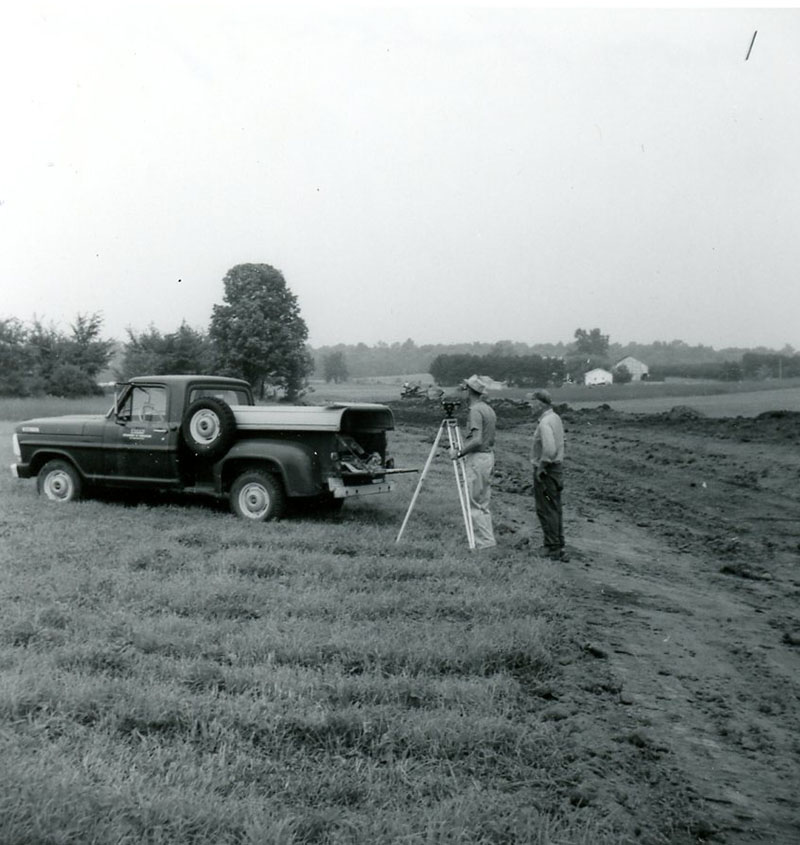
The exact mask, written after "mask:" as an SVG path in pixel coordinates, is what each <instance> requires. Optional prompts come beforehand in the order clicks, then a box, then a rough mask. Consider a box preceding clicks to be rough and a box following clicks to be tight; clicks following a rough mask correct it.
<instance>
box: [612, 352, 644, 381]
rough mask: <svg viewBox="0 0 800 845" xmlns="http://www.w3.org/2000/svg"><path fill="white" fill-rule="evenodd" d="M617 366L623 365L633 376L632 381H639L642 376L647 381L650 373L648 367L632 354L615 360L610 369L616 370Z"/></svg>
mask: <svg viewBox="0 0 800 845" xmlns="http://www.w3.org/2000/svg"><path fill="white" fill-rule="evenodd" d="M619 367H625V368H626V369H627V370H628V372H629V373H630V374H631V376H633V378H632V379H631V380H632V381H641V380H642V378H644V380H645V381H647V378H648V377H649V375H650V367H648V366H647V364H645V363H644V362H643V361H640V360H639V359H638V358H634V357H633V356H632V355H628V357H627V358H623V359H622V360H621V361H617V363H616V364H614V366H613V367H612V368H611V369H612V370H616V369H618V368H619Z"/></svg>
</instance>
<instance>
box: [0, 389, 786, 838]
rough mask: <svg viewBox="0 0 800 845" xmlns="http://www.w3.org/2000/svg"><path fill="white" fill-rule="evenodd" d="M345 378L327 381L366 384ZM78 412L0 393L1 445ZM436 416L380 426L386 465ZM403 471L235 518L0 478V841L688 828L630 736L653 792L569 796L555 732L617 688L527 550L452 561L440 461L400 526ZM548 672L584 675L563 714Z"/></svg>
mask: <svg viewBox="0 0 800 845" xmlns="http://www.w3.org/2000/svg"><path fill="white" fill-rule="evenodd" d="M348 387H349V386H348V385H342V386H339V388H338V391H337V392H339V395H338V396H331V397H329V398H332V399H344V398H349V399H361V400H363V401H368V400H371V399H381V398H382V395H375V393H374V392H373V393H370V394H367V393H365V394H363V395H361V396H353V395H352V393H351V392H350V390H349V389H348ZM785 392H786V393H789V392H790V391H785ZM316 395H319V392H317V394H316ZM593 395H595V394H594V392H593ZM750 395H751V394H748V393H741V394H738V396H737V398H738V400H739V402H740V403H743V402H744V401H750V400H749V399H748V398H747V397H749V396H750ZM762 396H763V394H762ZM661 398H662V399H663V398H667V399H670V401H671V397H661ZM599 401H601V400H600V398H598V402H599ZM88 404H89V406H90V407H87V403H82V402H72V403H64V402H59V401H55V400H49V402H44V403H37V402H29V403H27V404H26V403H23V402H20V403H12V404H11V405H7V404H6V403H0V418H2V419H4V420H5V422H2V423H0V462H2V463H4V464H5V465H6V466H7V465H8V464H9V463H10V462H11V461H12V460H13V457H12V454H11V448H10V445H11V444H10V434H11V432H12V430H13V422H11V421H9V420H10V419H22V418H29V417H32V416H37V415H41V414H55V413H63V412H73V413H74V412H77V411H91V410H94V411H103V410H105V409H106V407H107V405H108V400H107V398H102V400H101V401H100V400H98V401H97V402H96V403H94V402H93V403H88ZM673 404H688V403H687V402H685V401H684V400H679V401H676V402H673ZM740 407H744V405H743V404H741V405H740ZM434 433H435V432H433V431H429V430H427V429H426V428H425V427H420V428H416V427H413V426H410V425H403V424H401V425H399V427H398V430H397V431H395V432H393V434H392V446H393V451H394V453H395V456H396V458H397V461H398V465H401V466H421V465H422V463H423V461H424V458H425V457H426V455H427V454H428V451H429V449H430V445H431V442H432V440H433V434H434ZM504 436H505V437H510V436H511V435H510V434H508V433H506V434H505V435H504ZM415 483H416V476H413V475H410V476H401V477H400V478H399V480H398V486H399V489H398V491H397V492H396V494H395V495H392V496H389V497H376V498H375V499H374V500H372V501H364V502H354V503H348V504H347V506H346V507H345V509H344V511H343V512H342V513H341V514H339V515H336V516H331V515H328V516H322V515H315V514H308V513H296V514H294V515H292V516H291V517H290V518H288V519H286V520H284V521H281V522H280V523H272V524H269V525H264V526H260V525H259V526H253V525H249V524H244V523H243V522H242V521H239V520H237V519H235V518H234V517H232V516H231V515H230V514H229V513H228V512H227V510H226V509H225V508H224V507H223V506H221V505H220V506H218V505H215V504H212V503H208V502H199V501H194V500H184V499H177V498H171V499H158V498H154V497H141V498H139V499H135V498H127V499H119V498H114V499H102V498H95V499H89V500H87V501H84V502H80V503H76V504H72V505H68V506H61V507H59V506H53V505H50V506H48V505H47V504H46V503H45V502H43V501H42V500H41V499H40V498H39V497H37V495H36V493H35V486H34V483H33V482H32V481H26V482H16V481H14V480H13V479H12V478H11V477H10V475H9V474H7V473H6V474H3V475H2V476H0V534H1V535H2V538H3V543H2V545H1V546H0V573H2V584H3V590H2V594H0V673H1V674H0V751H2V759H3V766H2V767H0V842H2V843H4V845H5V843H9V845H11V843H15V844H16V843H18V844H19V845H23V843H24V845H29V844H30V843H42V845H44V843H48V844H49V843H52V844H53V845H55V843H62V844H64V843H69V845H72V843H74V844H75V845H78V843H81V845H82V843H89V842H91V843H103V844H104V843H115V844H116V843H137V845H138V843H153V845H156V843H159V845H165V844H166V843H169V845H173V844H174V845H178V844H179V843H180V844H181V845H182V843H193V845H225V843H237V845H255V844H256V843H287V845H291V844H292V843H352V845H367V843H369V845H373V843H375V844H376V845H383V843H386V845H389V843H400V842H402V843H414V845H416V843H419V845H422V843H464V844H465V845H466V843H476V845H482V844H483V843H509V844H510V843H542V845H545V844H546V843H552V845H556V844H557V843H561V844H562V845H567V844H569V845H573V843H585V845H595V843H596V844H597V845H611V843H614V845H618V843H633V842H648V843H653V845H655V843H685V842H688V841H695V840H694V839H688V838H687V836H688V834H687V830H688V829H689V827H690V824H689V820H688V816H687V812H686V806H685V804H684V803H682V799H681V791H680V790H681V787H680V782H679V778H677V777H674V776H673V775H670V777H669V781H668V783H667V782H665V781H664V780H663V779H662V780H661V781H660V782H658V781H657V780H655V779H654V780H652V781H648V775H647V772H648V771H649V768H648V767H650V766H651V765H652V762H653V761H652V760H650V761H648V759H647V758H646V757H642V759H639V755H641V748H640V747H639V746H637V745H636V744H634V743H633V740H630V741H618V738H617V739H615V740H614V743H615V747H616V748H618V749H622V750H621V751H620V750H618V751H616V752H615V753H618V754H623V755H625V754H629V755H630V756H629V757H624V765H623V770H624V772H625V776H626V777H628V778H629V779H630V781H631V782H637V783H642V784H643V785H644V787H645V788H650V786H651V784H656V785H657V786H658V788H659V789H662V791H661V792H659V794H658V800H653V802H652V804H651V805H647V806H641V807H634V810H633V815H631V814H630V812H628V813H627V814H621V813H620V812H619V806H620V805H619V804H603V803H600V802H591V801H584V800H583V798H582V797H581V795H582V793H581V791H580V790H581V782H580V775H579V774H578V771H577V769H576V748H575V746H574V744H573V743H572V741H571V731H572V730H575V729H577V728H578V726H579V725H580V718H581V714H582V713H583V712H584V708H585V707H598V706H599V701H600V700H599V699H598V698H597V694H596V691H597V690H598V689H599V690H601V691H602V690H607V689H614V687H613V684H609V680H608V679H607V678H605V677H603V676H598V675H597V673H601V672H603V671H604V670H603V668H602V663H603V661H593V662H589V663H587V662H586V658H585V651H584V646H583V643H585V641H586V640H585V637H586V632H585V631H582V630H579V629H578V628H577V627H576V621H575V612H574V611H575V608H574V605H573V604H572V601H573V600H572V598H571V597H570V596H569V595H567V594H565V592H564V587H563V584H562V583H561V582H559V581H558V579H557V578H556V577H554V575H553V571H552V570H551V569H548V565H547V563H546V562H545V561H542V560H540V559H538V558H537V557H535V556H532V555H531V554H530V553H518V552H514V551H513V550H508V549H507V550H506V552H505V555H504V557H503V559H502V561H498V560H497V559H495V558H494V557H492V556H491V555H488V556H484V555H482V554H477V555H476V554H471V553H469V551H468V550H467V549H466V542H465V539H464V536H463V533H464V532H463V524H461V522H460V513H459V509H458V503H457V500H456V494H455V490H454V489H453V477H452V474H450V473H449V472H432V473H431V475H430V476H429V478H428V480H427V482H426V487H425V491H424V492H425V496H424V498H423V499H421V500H420V503H419V504H418V505H417V508H416V509H415V511H414V514H413V516H412V519H411V521H410V523H409V526H408V528H407V530H406V535H405V537H404V540H403V542H402V543H401V544H397V543H395V538H396V535H397V531H398V529H399V526H400V524H401V522H402V519H403V516H404V514H405V510H406V507H407V505H408V502H409V500H410V497H411V493H412V491H413V488H414V485H415ZM565 672H572V673H573V676H572V677H573V681H572V683H574V677H575V674H577V676H578V678H579V679H580V680H579V684H580V689H582V690H586V691H588V692H585V693H582V695H583V696H584V699H585V700H582V701H581V706H580V707H579V708H576V713H575V715H569V718H567V717H566V715H565V712H564V708H563V705H562V706H561V707H559V705H558V703H557V702H556V704H555V705H554V704H553V701H552V699H553V695H554V693H553V690H557V689H558V688H559V687H563V686H564V685H565V682H564V677H565ZM593 673H594V674H593ZM593 690H594V692H592V691H593ZM587 696H588V698H587ZM593 696H594V697H593ZM573 726H574V727H573ZM633 736H634V739H635V738H636V736H638V735H633ZM625 749H629V750H628V751H626V750H625ZM587 765H589V766H591V765H592V763H591V760H590V761H589V763H586V761H585V760H584V761H583V766H584V772H585V771H586V768H585V767H586V766H587ZM639 767H642V768H639ZM601 771H602V767H599V768H598V772H601ZM665 784H666V785H665ZM667 786H668V788H667ZM620 800H622V798H620ZM637 800H638V797H637ZM614 807H616V808H617V809H616V810H615V809H613V808H614Z"/></svg>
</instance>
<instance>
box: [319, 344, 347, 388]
mask: <svg viewBox="0 0 800 845" xmlns="http://www.w3.org/2000/svg"><path fill="white" fill-rule="evenodd" d="M324 368H325V381H328V382H330V381H332V382H335V383H336V384H339V382H340V381H347V377H348V372H347V362H346V361H345V359H344V352H342V351H341V350H340V349H338V350H336V351H335V352H329V353H328V354H327V355H326V356H325V358H324Z"/></svg>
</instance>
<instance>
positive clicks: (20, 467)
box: [11, 464, 33, 478]
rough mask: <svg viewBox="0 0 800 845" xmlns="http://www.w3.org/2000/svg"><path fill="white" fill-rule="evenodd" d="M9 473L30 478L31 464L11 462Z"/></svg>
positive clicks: (15, 476) (17, 476) (16, 476)
mask: <svg viewBox="0 0 800 845" xmlns="http://www.w3.org/2000/svg"><path fill="white" fill-rule="evenodd" d="M11 475H13V476H14V478H31V477H32V475H33V473H32V472H31V465H30V464H11Z"/></svg>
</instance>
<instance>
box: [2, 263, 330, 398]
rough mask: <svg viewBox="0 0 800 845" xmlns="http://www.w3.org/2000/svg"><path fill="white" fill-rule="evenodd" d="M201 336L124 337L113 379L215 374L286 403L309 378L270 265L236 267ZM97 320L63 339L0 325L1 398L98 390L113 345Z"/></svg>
mask: <svg viewBox="0 0 800 845" xmlns="http://www.w3.org/2000/svg"><path fill="white" fill-rule="evenodd" d="M223 288H224V295H223V301H222V303H220V304H217V305H214V306H213V309H212V314H211V321H210V323H209V326H208V329H207V330H206V331H204V330H198V329H193V328H191V327H190V326H188V325H186V323H185V322H184V323H182V324H181V325H180V326H179V327H178V328H177V329H176V330H175V331H174V332H168V333H166V334H162V333H161V332H160V331H159V330H158V329H156V328H154V327H152V326H151V327H150V328H148V329H146V330H145V331H141V332H136V331H135V330H133V329H128V330H127V334H128V339H127V342H125V343H124V344H123V348H122V355H121V360H120V362H119V363H118V365H117V366H116V367H115V372H114V377H115V378H118V379H124V378H128V377H130V376H134V375H159V374H164V373H210V372H213V373H217V374H219V375H228V376H233V377H237V378H243V379H245V380H246V381H248V382H249V383H250V384H251V385H252V386H253V388H254V389H255V390H256V391H257V393H258V395H260V396H262V397H263V396H264V395H265V394H266V393H267V391H268V390H272V389H274V390H281V391H282V392H285V394H286V395H287V396H288V397H290V398H292V397H295V396H297V394H298V393H299V392H300V390H301V389H302V387H303V385H304V383H305V382H306V379H307V378H308V376H309V375H310V373H311V372H312V370H313V360H312V357H311V353H310V351H309V349H308V348H307V345H306V340H307V338H308V329H307V327H306V324H305V321H304V320H303V318H302V316H301V315H300V307H299V305H298V303H297V298H296V297H295V295H294V294H293V293H292V292H291V291H290V290H289V288H288V286H287V285H286V280H285V279H284V277H283V274H282V273H281V272H280V271H279V270H276V269H275V268H274V267H271V266H270V265H269V264H239V265H237V266H235V267H233V268H232V269H231V270H229V271H228V273H227V274H226V275H225V277H224V279H223ZM102 322H103V321H102V316H101V315H100V314H98V313H94V314H89V315H86V314H79V315H78V317H77V318H76V320H75V322H74V324H73V325H72V326H71V331H70V332H69V333H65V332H62V331H61V330H59V329H57V328H56V327H53V326H44V325H43V324H42V323H41V321H39V320H34V321H33V322H32V324H30V325H25V324H24V323H22V322H21V321H20V320H18V319H17V318H14V317H12V318H5V319H2V318H0V395H5V396H12V395H13V396H27V395H35V394H38V393H47V394H50V395H54V396H81V395H88V394H91V393H95V392H98V391H100V390H101V388H100V387H99V386H98V383H97V381H98V375H99V373H100V372H102V371H103V370H105V369H106V368H107V367H108V366H109V364H110V362H111V359H112V356H113V355H114V353H115V350H116V347H117V344H116V343H115V342H114V341H113V340H104V339H102V338H101V336H100V335H101V332H102Z"/></svg>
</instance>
